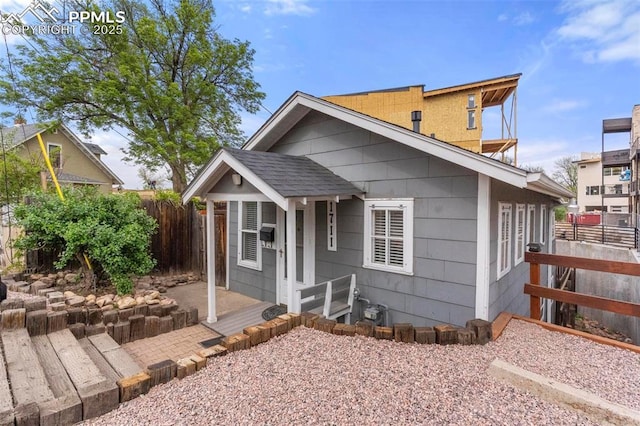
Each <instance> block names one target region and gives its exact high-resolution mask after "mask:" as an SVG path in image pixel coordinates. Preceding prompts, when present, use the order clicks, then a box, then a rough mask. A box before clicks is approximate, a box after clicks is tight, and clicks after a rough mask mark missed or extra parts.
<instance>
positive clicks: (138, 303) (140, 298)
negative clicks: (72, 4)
mask: <svg viewBox="0 0 640 426" xmlns="http://www.w3.org/2000/svg"><path fill="white" fill-rule="evenodd" d="M136 304H137V305H144V304H146V302H145V300H144V297H143V296H139V297H136Z"/></svg>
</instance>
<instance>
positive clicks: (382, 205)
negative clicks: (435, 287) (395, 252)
mask: <svg viewBox="0 0 640 426" xmlns="http://www.w3.org/2000/svg"><path fill="white" fill-rule="evenodd" d="M363 207H364V232H363V237H364V244H363V248H364V250H363V254H362V258H363V259H362V263H363V264H362V267H363V268H367V269H375V270H378V271H384V272H392V273H396V274H404V275H413V263H414V262H413V239H414V233H413V222H414V217H413V198H393V199H388V198H385V199H375V198H370V199H366V200H364V206H363ZM374 207H375V208H374ZM374 210H401V211H402V212H403V216H402V218H403V235H402V241H403V245H402V247H403V259H404V266H403V267H399V266H393V265H382V264H380V263H374V262H372V260H371V249H372V248H371V239H372V237H373V236H372V233H371V225H372V212H373V211H374Z"/></svg>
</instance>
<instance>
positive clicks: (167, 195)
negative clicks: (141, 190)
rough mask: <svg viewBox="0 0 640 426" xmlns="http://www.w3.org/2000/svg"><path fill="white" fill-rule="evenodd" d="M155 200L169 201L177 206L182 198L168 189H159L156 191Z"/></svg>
mask: <svg viewBox="0 0 640 426" xmlns="http://www.w3.org/2000/svg"><path fill="white" fill-rule="evenodd" d="M155 199H156V201H169V202H170V203H173V204H175V205H176V206H179V205H180V204H182V199H181V198H180V194H178V193H177V192H175V191H172V190H170V189H159V190H157V191H156V195H155Z"/></svg>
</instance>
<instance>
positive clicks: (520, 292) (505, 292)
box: [489, 180, 552, 320]
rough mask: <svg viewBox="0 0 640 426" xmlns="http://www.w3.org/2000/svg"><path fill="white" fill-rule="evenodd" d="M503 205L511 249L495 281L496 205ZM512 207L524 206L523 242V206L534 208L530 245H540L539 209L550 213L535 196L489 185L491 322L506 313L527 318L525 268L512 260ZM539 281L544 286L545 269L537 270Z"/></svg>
mask: <svg viewBox="0 0 640 426" xmlns="http://www.w3.org/2000/svg"><path fill="white" fill-rule="evenodd" d="M499 202H506V203H510V204H511V205H512V209H513V214H512V232H511V238H512V245H511V256H512V257H511V270H510V271H509V272H508V273H507V274H506V275H505V276H503V277H502V278H500V279H499V280H498V279H496V278H497V276H498V270H497V268H498V266H497V261H498V259H497V253H498V249H497V247H498V213H497V212H498V203H499ZM516 204H524V205H525V238H526V228H527V226H528V222H527V219H526V218H527V209H528V207H526V206H527V205H530V204H533V205H535V206H536V214H535V238H534V239H533V241H540V219H541V216H540V210H541V209H540V206H541V205H542V204H546V205H547V213H549V212H550V211H551V207H552V206H551V204H550V203H549V199H548V198H547V197H544V196H543V195H541V194H537V193H535V192H531V191H527V190H523V189H518V188H514V187H512V186H509V185H506V184H504V183H501V182H498V181H495V180H492V181H491V215H490V218H491V233H490V244H491V245H490V247H491V250H490V253H491V256H490V282H491V285H490V287H489V319H490V320H492V319H494V318H495V317H496V316H498V315H499V314H500V312H503V311H507V312H511V313H515V314H519V315H526V316H528V315H529V296H527V295H525V294H524V284H525V283H528V282H529V264H528V263H526V262H524V261H523V262H522V263H520V264H518V265H515V264H514V259H515V226H516V219H515V212H516ZM542 251H544V252H549V251H550V244H549V242H548V241H547V242H546V244H545V245H544V247H543V250H542ZM540 280H541V282H542V283H543V284H546V282H547V266H545V265H543V266H541V268H540Z"/></svg>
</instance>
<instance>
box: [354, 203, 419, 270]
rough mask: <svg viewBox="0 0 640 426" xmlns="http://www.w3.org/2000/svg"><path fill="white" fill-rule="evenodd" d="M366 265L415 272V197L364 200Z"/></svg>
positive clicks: (367, 266)
mask: <svg viewBox="0 0 640 426" xmlns="http://www.w3.org/2000/svg"><path fill="white" fill-rule="evenodd" d="M364 267H366V268H371V269H379V270H382V271H389V272H398V273H404V274H413V200H412V199H395V200H366V201H365V202H364Z"/></svg>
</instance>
